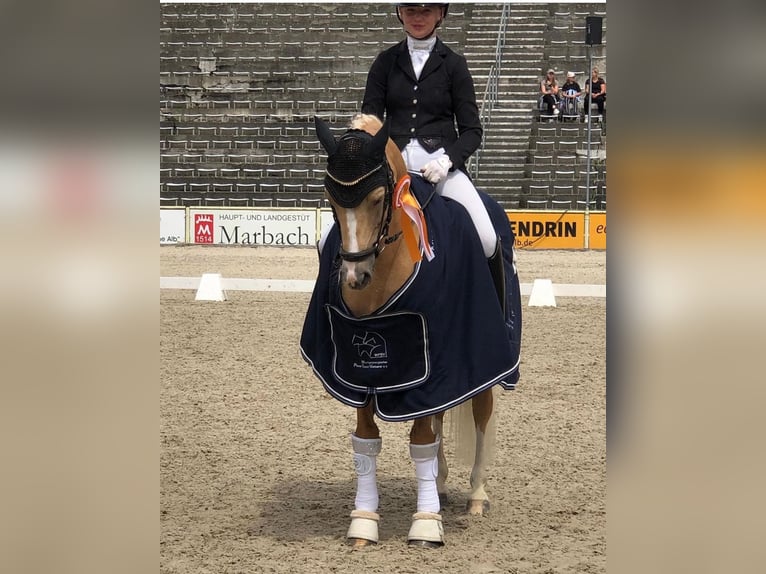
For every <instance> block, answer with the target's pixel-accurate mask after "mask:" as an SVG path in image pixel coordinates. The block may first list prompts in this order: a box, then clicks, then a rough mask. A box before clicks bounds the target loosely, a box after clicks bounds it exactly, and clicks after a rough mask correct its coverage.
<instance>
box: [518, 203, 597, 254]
mask: <svg viewBox="0 0 766 574" xmlns="http://www.w3.org/2000/svg"><path fill="white" fill-rule="evenodd" d="M506 213H507V215H508V220H509V221H510V222H511V228H512V229H513V233H514V235H515V236H516V249H584V248H585V214H584V213H583V212H571V211H507V212H506ZM591 217H592V216H591ZM604 241H605V242H606V222H604Z"/></svg>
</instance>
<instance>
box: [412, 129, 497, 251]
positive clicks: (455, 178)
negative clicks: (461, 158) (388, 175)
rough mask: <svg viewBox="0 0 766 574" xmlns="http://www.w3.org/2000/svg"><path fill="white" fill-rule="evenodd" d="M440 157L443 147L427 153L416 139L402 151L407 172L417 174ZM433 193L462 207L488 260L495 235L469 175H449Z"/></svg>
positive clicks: (452, 172)
mask: <svg viewBox="0 0 766 574" xmlns="http://www.w3.org/2000/svg"><path fill="white" fill-rule="evenodd" d="M442 154H444V148H440V149H438V150H436V151H435V152H434V153H432V154H429V153H428V152H427V151H426V150H424V149H423V147H422V146H421V145H420V143H419V142H418V141H417V140H416V139H412V140H410V143H408V144H407V145H406V146H405V147H404V149H403V150H402V156H403V157H404V162H405V163H406V164H407V170H408V171H410V172H414V173H418V174H420V168H422V167H423V166H424V165H425V164H427V163H428V162H429V161H431V160H432V159H436V158H437V157H439V156H441V155H442ZM436 193H438V194H439V195H442V196H444V197H449V198H450V199H453V200H455V201H457V202H458V203H459V204H460V205H462V206H463V207H465V209H466V211H467V212H468V215H470V216H471V221H473V226H474V227H475V228H476V232H477V233H478V234H479V239H480V240H481V246H482V249H483V250H484V256H485V257H487V258H489V257H491V256H492V254H493V253H494V252H495V248H496V246H497V234H496V233H495V228H494V226H493V225H492V220H490V218H489V214H487V209H486V208H485V207H484V202H483V201H482V200H481V197H479V193H478V192H477V191H476V188H475V187H474V186H473V183H471V180H470V179H469V178H468V176H467V175H466V174H465V173H463V172H462V171H460V170H457V169H456V170H454V171H451V172H449V174H447V178H446V179H443V180H442V181H440V182H439V183H437V184H436Z"/></svg>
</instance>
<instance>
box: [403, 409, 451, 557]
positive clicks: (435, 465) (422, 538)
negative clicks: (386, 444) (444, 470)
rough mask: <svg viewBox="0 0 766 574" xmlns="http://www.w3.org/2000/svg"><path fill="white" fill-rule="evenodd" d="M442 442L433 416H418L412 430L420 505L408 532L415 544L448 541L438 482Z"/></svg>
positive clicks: (408, 536)
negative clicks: (433, 423)
mask: <svg viewBox="0 0 766 574" xmlns="http://www.w3.org/2000/svg"><path fill="white" fill-rule="evenodd" d="M440 442H441V437H440V436H437V435H435V434H434V432H433V429H432V427H431V417H423V418H420V419H416V420H415V422H414V424H413V425H412V431H411V432H410V456H411V457H412V460H413V462H414V463H415V476H416V477H417V479H418V506H417V512H416V513H415V514H413V515H412V526H411V527H410V531H409V534H408V535H407V541H408V542H409V544H410V545H413V546H426V547H429V548H435V547H439V546H443V545H444V527H443V526H442V517H441V514H439V511H440V510H441V504H440V503H439V492H438V488H437V486H436V478H437V476H438V474H439V460H438V455H439V444H440Z"/></svg>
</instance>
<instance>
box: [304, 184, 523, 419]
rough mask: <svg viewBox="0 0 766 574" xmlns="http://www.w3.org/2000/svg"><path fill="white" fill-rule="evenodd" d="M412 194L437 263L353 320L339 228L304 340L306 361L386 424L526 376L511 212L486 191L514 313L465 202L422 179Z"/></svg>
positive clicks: (350, 401)
mask: <svg viewBox="0 0 766 574" xmlns="http://www.w3.org/2000/svg"><path fill="white" fill-rule="evenodd" d="M412 179H413V181H412V192H413V193H414V195H415V196H416V197H417V199H418V201H419V202H420V205H422V206H425V208H424V213H425V217H426V223H427V225H428V234H429V239H430V241H431V246H432V248H433V251H434V254H435V257H434V259H433V260H431V261H427V260H426V259H423V260H422V261H421V262H420V263H418V264H416V265H415V267H414V271H413V273H412V275H411V276H410V278H409V279H408V280H407V282H406V283H405V284H404V285H403V286H402V287H401V288H400V289H399V290H398V291H397V292H396V293H395V294H394V295H392V297H391V298H390V299H389V300H388V302H387V303H386V304H385V305H383V306H382V307H381V308H380V309H378V310H376V311H375V312H374V313H372V314H371V315H367V316H365V317H358V318H357V317H353V316H352V315H351V313H350V312H349V310H348V309H347V308H346V306H345V304H344V302H343V299H342V296H341V289H340V281H339V270H340V263H341V260H340V258H339V257H337V255H338V251H339V248H340V234H339V231H338V226H337V225H335V226H333V227H332V229H331V230H330V232H329V234H328V236H327V239H326V241H325V245H324V248H323V250H322V254H321V255H320V261H319V275H318V277H317V281H316V285H315V287H314V292H313V294H312V297H311V302H310V303H309V308H308V311H307V313H306V318H305V321H304V324H303V333H302V335H301V342H300V346H301V353H302V355H303V358H304V359H305V360H306V361H307V362H308V363H309V365H311V367H312V369H313V370H314V374H315V375H316V376H317V377H318V378H319V379H320V380H321V381H322V384H323V385H324V388H325V389H326V390H327V392H328V393H330V394H331V395H332V396H333V397H335V398H336V399H338V400H339V401H341V402H343V403H345V404H347V405H349V406H352V407H364V406H367V405H368V404H369V403H370V401H373V403H374V407H375V412H376V414H377V415H378V416H379V417H380V418H381V419H382V420H385V421H404V420H411V419H414V418H419V417H423V416H427V415H432V414H436V413H439V412H442V411H445V410H447V409H450V408H452V407H454V406H457V405H458V404H460V403H462V402H464V401H466V400H468V399H470V398H471V397H473V396H474V395H476V394H478V393H480V392H482V391H484V390H486V389H488V388H490V387H492V386H494V385H497V384H499V385H501V386H502V387H503V388H504V389H506V390H510V389H513V388H514V387H515V385H516V383H517V381H518V378H519V370H518V369H519V356H520V344H521V294H520V290H519V280H518V276H517V274H516V271H515V265H514V263H513V251H512V248H513V242H514V237H513V232H512V230H511V227H510V224H509V222H508V218H507V216H506V214H505V211H504V210H503V209H502V208H501V207H500V206H499V205H498V204H497V202H496V201H494V200H493V199H491V198H490V197H489V196H488V195H486V194H484V193H483V192H480V193H481V195H482V199H483V200H484V202H485V205H486V206H487V210H488V211H489V214H490V218H491V219H492V222H493V224H494V226H495V228H496V230H497V233H498V236H499V237H500V239H501V242H502V246H503V259H504V266H505V279H506V281H505V283H506V289H505V301H506V304H505V307H506V310H505V313H503V309H502V307H501V305H500V301H499V299H498V296H497V292H496V290H495V287H494V285H493V282H492V277H491V274H490V271H489V267H488V265H487V260H486V259H485V258H484V254H483V252H482V248H481V243H480V241H479V237H478V235H477V233H476V230H475V229H474V226H473V223H472V222H471V219H470V217H469V216H468V213H467V212H466V211H465V209H464V208H463V206H462V205H460V204H459V203H457V202H455V201H452V200H449V199H447V198H443V197H441V196H439V195H436V194H434V193H433V186H432V185H431V184H429V183H428V182H426V181H424V180H423V179H422V178H419V177H413V178H412Z"/></svg>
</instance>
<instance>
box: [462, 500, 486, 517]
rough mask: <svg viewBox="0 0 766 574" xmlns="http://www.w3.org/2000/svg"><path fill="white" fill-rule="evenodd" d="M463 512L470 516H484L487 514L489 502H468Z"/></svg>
mask: <svg viewBox="0 0 766 574" xmlns="http://www.w3.org/2000/svg"><path fill="white" fill-rule="evenodd" d="M465 510H466V512H468V514H470V515H471V516H486V515H487V514H489V500H469V501H468V502H467V503H466V505H465Z"/></svg>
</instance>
